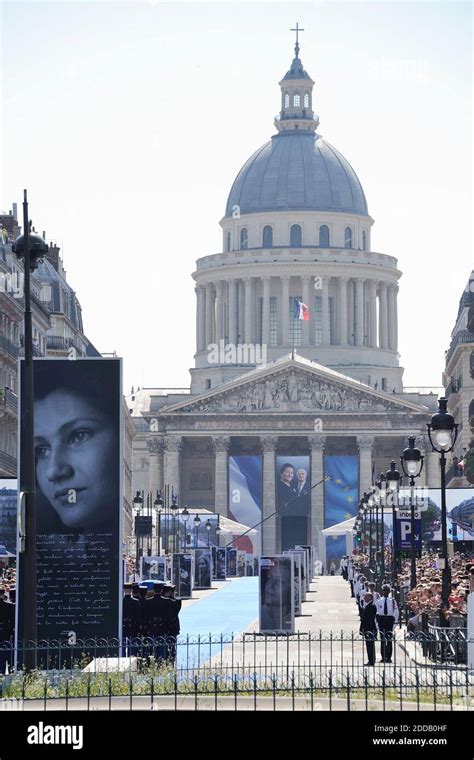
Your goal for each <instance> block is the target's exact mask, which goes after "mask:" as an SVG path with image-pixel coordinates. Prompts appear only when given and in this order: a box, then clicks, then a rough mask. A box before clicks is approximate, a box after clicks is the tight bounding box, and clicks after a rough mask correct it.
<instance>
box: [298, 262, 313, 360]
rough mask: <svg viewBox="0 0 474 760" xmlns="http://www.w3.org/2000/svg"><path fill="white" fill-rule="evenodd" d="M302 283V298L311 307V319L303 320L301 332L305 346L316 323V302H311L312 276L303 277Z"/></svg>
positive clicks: (302, 342)
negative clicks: (311, 328) (312, 326)
mask: <svg viewBox="0 0 474 760" xmlns="http://www.w3.org/2000/svg"><path fill="white" fill-rule="evenodd" d="M301 284H302V286H303V287H302V298H303V303H304V304H306V306H307V307H308V309H309V321H307V322H303V324H302V334H301V344H302V345H303V346H307V345H308V344H309V335H310V325H312V324H314V304H312V303H310V302H309V286H310V278H309V276H307V275H306V276H303V277H302V278H301Z"/></svg>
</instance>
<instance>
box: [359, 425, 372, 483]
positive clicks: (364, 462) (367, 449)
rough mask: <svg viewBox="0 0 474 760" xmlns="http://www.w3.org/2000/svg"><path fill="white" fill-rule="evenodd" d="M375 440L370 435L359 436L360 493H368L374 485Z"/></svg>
mask: <svg viewBox="0 0 474 760" xmlns="http://www.w3.org/2000/svg"><path fill="white" fill-rule="evenodd" d="M374 443H375V439H374V437H373V436H370V435H358V436H357V446H358V449H359V492H360V495H362V494H363V493H364V491H368V490H369V488H370V486H371V485H372V450H373V448H374Z"/></svg>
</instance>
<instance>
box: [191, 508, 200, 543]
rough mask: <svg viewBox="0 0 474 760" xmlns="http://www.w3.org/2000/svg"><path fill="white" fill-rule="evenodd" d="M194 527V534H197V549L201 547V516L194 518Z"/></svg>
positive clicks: (195, 540)
mask: <svg viewBox="0 0 474 760" xmlns="http://www.w3.org/2000/svg"><path fill="white" fill-rule="evenodd" d="M193 525H194V532H195V538H194V546H195V547H196V549H197V547H198V545H199V526H200V525H201V518H200V517H199V515H196V517H195V518H194V520H193Z"/></svg>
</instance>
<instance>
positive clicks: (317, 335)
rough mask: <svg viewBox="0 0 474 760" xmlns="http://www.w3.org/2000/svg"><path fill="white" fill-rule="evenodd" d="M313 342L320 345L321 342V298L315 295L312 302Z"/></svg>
mask: <svg viewBox="0 0 474 760" xmlns="http://www.w3.org/2000/svg"><path fill="white" fill-rule="evenodd" d="M314 329H315V332H314V343H315V345H316V346H320V345H321V344H322V342H323V299H322V298H321V296H316V300H315V302H314Z"/></svg>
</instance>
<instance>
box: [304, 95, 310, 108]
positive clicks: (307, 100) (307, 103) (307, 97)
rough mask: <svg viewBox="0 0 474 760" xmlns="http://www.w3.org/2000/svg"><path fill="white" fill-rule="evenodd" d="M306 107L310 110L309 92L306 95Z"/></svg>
mask: <svg viewBox="0 0 474 760" xmlns="http://www.w3.org/2000/svg"><path fill="white" fill-rule="evenodd" d="M304 107H305V108H309V93H307V92H305V94H304Z"/></svg>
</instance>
